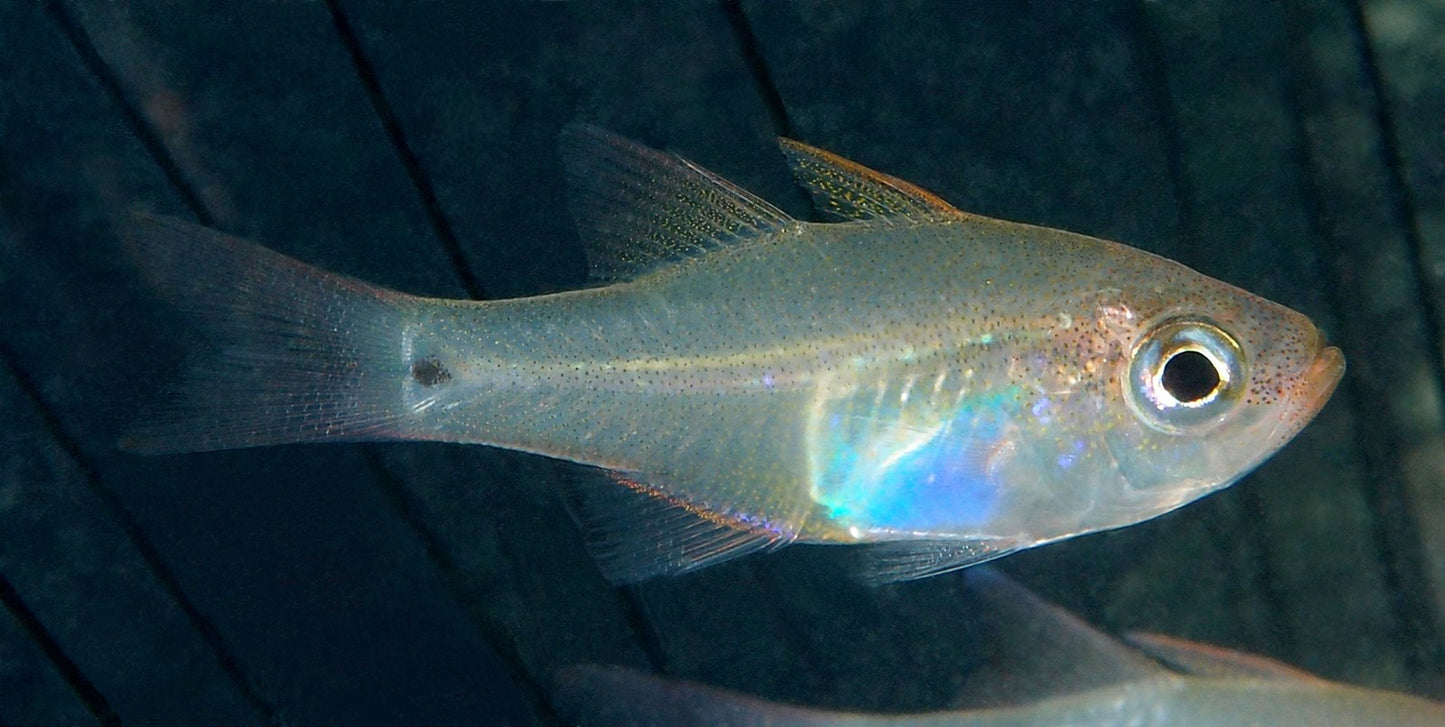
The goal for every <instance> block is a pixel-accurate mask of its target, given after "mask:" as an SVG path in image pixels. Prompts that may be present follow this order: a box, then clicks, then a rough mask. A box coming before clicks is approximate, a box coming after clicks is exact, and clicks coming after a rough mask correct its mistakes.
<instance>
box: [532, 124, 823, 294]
mask: <svg viewBox="0 0 1445 727" xmlns="http://www.w3.org/2000/svg"><path fill="white" fill-rule="evenodd" d="M559 146H560V149H561V155H562V163H563V166H564V168H565V171H566V175H567V186H568V190H569V192H570V196H571V202H572V215H573V217H574V218H575V219H576V221H577V230H578V233H579V234H580V236H581V238H582V244H583V245H584V246H585V247H586V248H587V262H588V268H589V272H590V274H591V276H592V277H593V278H597V279H600V280H608V281H620V280H629V279H632V278H635V277H638V276H640V275H643V274H645V273H648V272H651V271H653V270H656V269H658V268H660V267H663V266H665V265H666V264H667V263H669V262H676V261H680V260H685V259H688V258H691V257H695V256H698V255H701V254H704V253H706V252H708V251H709V250H713V249H716V248H719V247H722V246H725V245H728V244H734V243H739V242H745V241H748V240H753V239H757V238H759V237H761V236H764V235H767V234H771V233H776V232H781V231H783V230H786V229H788V228H790V227H796V226H799V225H801V224H802V223H800V222H798V221H796V220H794V219H793V218H791V217H789V216H788V215H787V214H786V213H784V212H783V211H782V210H780V209H778V208H777V207H774V206H773V205H771V204H768V203H767V202H766V201H764V200H763V199H761V198H759V197H758V196H757V195H754V194H752V193H751V192H748V191H746V190H744V189H742V188H740V187H738V186H737V185H735V184H733V183H731V182H729V181H727V180H725V179H723V178H722V177H719V176H718V175H716V174H714V173H712V172H710V171H708V170H706V169H703V168H702V167H700V166H698V165H696V164H694V163H692V162H690V161H688V160H686V159H684V158H682V157H680V156H677V155H676V154H667V153H664V152H660V151H657V150H655V149H649V148H647V147H645V146H642V145H641V144H638V143H636V142H632V141H628V140H627V139H624V138H622V137H620V136H618V135H616V134H613V133H611V132H609V131H606V130H604V129H601V128H598V127H596V126H590V125H587V124H572V125H570V126H568V127H567V128H565V129H563V130H562V136H561V140H560V143H559Z"/></svg>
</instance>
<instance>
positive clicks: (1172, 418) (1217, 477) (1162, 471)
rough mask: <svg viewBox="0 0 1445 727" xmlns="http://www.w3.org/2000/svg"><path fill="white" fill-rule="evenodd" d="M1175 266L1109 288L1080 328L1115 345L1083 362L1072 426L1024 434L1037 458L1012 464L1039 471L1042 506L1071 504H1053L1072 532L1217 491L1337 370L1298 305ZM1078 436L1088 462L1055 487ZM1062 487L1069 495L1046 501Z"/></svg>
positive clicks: (1324, 392) (1295, 421) (1304, 410)
mask: <svg viewBox="0 0 1445 727" xmlns="http://www.w3.org/2000/svg"><path fill="white" fill-rule="evenodd" d="M1170 265H1171V266H1177V264H1173V263H1170ZM1177 272H1178V274H1177V275H1170V276H1164V277H1163V278H1162V279H1160V278H1156V279H1155V282H1154V284H1152V285H1150V286H1147V287H1143V286H1141V287H1139V288H1136V289H1135V290H1132V291H1130V290H1114V291H1110V293H1111V294H1110V295H1109V296H1106V297H1107V298H1108V300H1109V302H1108V303H1106V304H1104V305H1101V306H1098V307H1097V308H1096V310H1097V312H1098V315H1097V316H1096V319H1095V321H1096V324H1095V326H1094V331H1093V332H1092V335H1093V336H1095V344H1096V345H1095V348H1096V349H1102V350H1108V351H1112V352H1114V354H1113V355H1111V356H1107V357H1104V358H1103V359H1095V363H1096V365H1095V369H1096V372H1097V376H1096V377H1095V378H1094V379H1093V380H1092V381H1091V382H1090V383H1091V385H1090V386H1089V388H1090V389H1091V393H1090V394H1089V395H1088V396H1086V397H1082V399H1081V400H1079V401H1077V403H1078V404H1080V406H1076V407H1074V408H1073V412H1074V414H1075V416H1074V417H1073V418H1072V421H1071V422H1069V423H1067V424H1064V425H1063V426H1060V427H1059V428H1058V430H1057V431H1056V432H1054V433H1052V434H1051V435H1047V436H1041V437H1038V438H1037V439H1036V440H1035V441H1036V444H1037V445H1038V449H1041V450H1045V454H1046V455H1047V456H1046V457H1043V458H1041V457H1039V456H1038V455H1039V454H1040V452H1039V451H1035V452H1034V453H1033V454H1034V455H1035V456H1033V457H1021V458H1019V460H1018V461H1017V462H1015V463H1014V464H1015V465H1017V466H1034V467H1040V466H1044V467H1049V468H1052V470H1053V472H1051V473H1050V475H1049V478H1050V479H1053V480H1054V481H1055V486H1054V487H1052V488H1050V489H1051V490H1052V491H1053V492H1052V495H1053V496H1054V497H1052V498H1051V501H1052V502H1055V503H1065V504H1067V506H1068V507H1072V508H1075V509H1074V513H1073V514H1072V515H1067V514H1064V513H1062V512H1060V513H1056V515H1058V517H1060V518H1063V519H1065V520H1067V519H1072V518H1075V517H1077V518H1078V520H1077V522H1076V523H1075V524H1074V526H1073V527H1072V528H1069V529H1071V530H1073V531H1074V533H1078V532H1089V531H1093V530H1101V529H1106V528H1111V527H1119V526H1121V525H1127V524H1132V523H1134V522H1139V521H1141V520H1144V519H1147V518H1150V517H1154V516H1156V515H1159V514H1161V513H1164V512H1167V511H1169V510H1172V509H1174V508H1177V507H1179V506H1181V505H1184V504H1186V503H1188V502H1191V501H1193V500H1195V499H1198V498H1200V497H1203V496H1204V495H1207V494H1209V493H1211V492H1214V491H1216V490H1218V489H1220V488H1223V487H1227V486H1229V485H1230V484H1232V483H1234V482H1235V481H1237V480H1238V479H1239V478H1240V477H1242V476H1244V475H1245V474H1247V473H1248V472H1250V471H1251V470H1253V469H1254V468H1255V467H1256V466H1258V465H1259V464H1260V463H1261V462H1263V461H1264V460H1266V459H1268V458H1269V457H1270V456H1271V455H1273V454H1274V453H1275V452H1276V451H1278V450H1279V449H1280V448H1281V447H1283V446H1284V445H1285V444H1286V443H1288V442H1289V441H1290V439H1292V438H1293V437H1294V436H1295V435H1296V434H1297V433H1299V431H1300V430H1301V429H1302V428H1304V426H1305V425H1306V424H1307V423H1309V421H1310V420H1311V419H1313V418H1314V416H1315V415H1316V414H1317V413H1318V412H1319V410H1320V409H1321V408H1322V407H1323V406H1324V404H1325V402H1326V401H1328V399H1329V397H1330V394H1331V393H1332V392H1333V391H1334V388H1335V385H1336V384H1337V383H1338V382H1339V380H1340V377H1341V376H1342V375H1343V373H1344V368H1345V362H1344V356H1343V354H1342V353H1341V352H1340V350H1339V349H1338V348H1335V347H1333V346H1329V345H1326V343H1325V338H1324V335H1323V334H1322V333H1321V332H1320V330H1319V329H1318V328H1317V327H1316V326H1315V325H1314V323H1313V322H1311V321H1310V319H1309V318H1307V317H1306V316H1304V315H1303V314H1301V313H1298V312H1296V311H1294V310H1291V309H1289V308H1287V307H1285V306H1282V305H1279V304H1276V303H1273V302H1270V301H1268V300H1265V299H1264V298H1261V297H1259V296H1256V295H1253V294H1251V293H1248V292H1246V291H1244V290H1240V289H1239V288H1235V287H1233V286H1231V285H1228V284H1225V283H1222V282H1220V281H1217V280H1214V279H1212V278H1208V277H1205V276H1203V275H1199V274H1197V273H1194V272H1193V271H1191V270H1188V269H1187V268H1183V266H1177ZM1101 361H1102V363H1101ZM1080 442H1086V443H1087V445H1088V448H1090V449H1091V450H1092V451H1094V452H1095V454H1096V455H1097V456H1095V457H1093V458H1092V460H1093V461H1092V470H1093V471H1092V472H1086V473H1078V472H1076V473H1075V477H1074V478H1073V482H1072V483H1071V484H1070V485H1066V484H1065V483H1064V479H1065V477H1066V475H1065V473H1063V472H1061V471H1060V470H1061V466H1062V465H1061V463H1062V462H1063V458H1062V457H1061V456H1059V455H1060V453H1062V452H1064V451H1065V450H1066V449H1067V448H1068V447H1069V446H1070V445H1071V444H1072V446H1073V447H1075V448H1078V447H1079V443H1080ZM1078 459H1084V458H1078ZM1084 469H1085V470H1088V469H1090V467H1089V466H1088V465H1085V467H1084ZM1080 475H1083V476H1082V477H1080ZM1081 482H1082V483H1085V486H1084V487H1082V488H1080V487H1079V486H1078V485H1079V484H1081ZM1070 486H1071V487H1072V488H1073V490H1072V492H1071V495H1072V496H1071V497H1063V498H1060V497H1058V494H1059V492H1060V491H1061V490H1063V489H1066V487H1070ZM1042 502H1043V501H1042V500H1038V501H1035V503H1034V505H1035V506H1036V507H1037V506H1039V505H1041V503H1042ZM1034 514H1035V515H1036V516H1037V515H1038V514H1039V513H1037V512H1036V513H1034ZM1036 522H1037V520H1036ZM1055 524H1056V525H1061V524H1062V523H1059V522H1056V523H1055ZM1061 537H1066V536H1061ZM1050 539H1056V538H1050Z"/></svg>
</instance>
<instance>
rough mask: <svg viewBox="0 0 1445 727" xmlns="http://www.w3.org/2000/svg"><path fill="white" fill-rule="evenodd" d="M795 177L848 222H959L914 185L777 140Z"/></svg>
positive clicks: (955, 213) (945, 206)
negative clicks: (877, 220)
mask: <svg viewBox="0 0 1445 727" xmlns="http://www.w3.org/2000/svg"><path fill="white" fill-rule="evenodd" d="M778 146H780V147H782V150H783V155H784V156H786V157H787V159H788V166H789V167H791V168H792V170H793V177H794V179H796V180H797V181H798V184H800V185H802V186H803V187H804V188H806V189H807V190H808V193H809V194H811V195H812V196H813V201H814V203H816V204H817V205H818V208H819V209H820V210H822V211H825V212H828V213H830V214H834V215H837V216H839V217H843V218H846V219H850V220H874V219H879V220H898V219H901V220H907V221H910V222H927V221H939V220H949V219H956V218H959V217H963V216H964V215H963V213H962V212H959V211H958V210H957V209H956V208H954V206H953V205H951V204H949V203H947V202H945V201H943V200H942V199H941V198H940V197H939V196H938V195H936V194H934V193H932V192H929V191H928V190H925V189H923V188H921V187H919V186H917V185H914V184H911V183H909V182H905V181H903V180H901V179H898V178H897V177H892V176H889V175H887V174H884V173H882V172H878V171H874V170H872V169H869V168H868V167H865V166H863V165H862V164H859V163H857V162H854V161H851V160H848V159H844V158H843V157H840V156H838V155H837V154H834V153H832V152H829V151H824V150H822V149H819V148H817V147H813V146H809V145H807V144H804V143H803V142H801V141H794V140H792V139H783V138H779V139H778Z"/></svg>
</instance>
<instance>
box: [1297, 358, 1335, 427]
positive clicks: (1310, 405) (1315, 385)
mask: <svg viewBox="0 0 1445 727" xmlns="http://www.w3.org/2000/svg"><path fill="white" fill-rule="evenodd" d="M1344 375H1345V354H1344V352H1343V351H1341V350H1340V349H1339V348H1337V347H1335V346H1323V347H1322V348H1320V349H1319V353H1317V354H1315V360H1314V361H1312V362H1311V363H1310V365H1309V368H1308V369H1306V370H1305V372H1304V377H1303V379H1304V387H1305V391H1308V392H1311V393H1310V395H1309V396H1308V397H1307V398H1306V399H1305V401H1304V402H1303V403H1302V404H1301V406H1300V409H1299V413H1300V415H1301V416H1303V417H1304V418H1306V419H1307V418H1309V417H1312V416H1314V414H1315V413H1316V412H1318V411H1319V410H1320V409H1322V408H1324V405H1325V402H1326V401H1329V398H1330V395H1331V394H1333V393H1334V392H1335V386H1336V385H1338V384H1339V383H1340V379H1341V378H1342V377H1343V376H1344Z"/></svg>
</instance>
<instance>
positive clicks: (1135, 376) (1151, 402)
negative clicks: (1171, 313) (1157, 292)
mask: <svg viewBox="0 0 1445 727" xmlns="http://www.w3.org/2000/svg"><path fill="white" fill-rule="evenodd" d="M1244 387H1245V360H1244V352H1243V351H1242V350H1241V349H1240V347H1239V343H1238V342H1236V341H1235V340H1234V338H1233V337H1232V336H1230V335H1229V334H1228V333H1225V332H1224V330H1223V329H1221V328H1220V327H1219V326H1217V325H1214V324H1213V323H1211V322H1209V321H1204V320H1196V319H1179V318H1175V319H1170V320H1167V321H1163V322H1161V323H1160V324H1158V325H1156V326H1155V327H1154V328H1152V329H1150V330H1149V331H1147V332H1146V333H1145V334H1144V335H1143V336H1141V337H1140V339H1139V342H1138V343H1136V344H1135V345H1134V351H1133V354H1132V355H1131V357H1130V361H1129V376H1128V378H1127V379H1126V380H1125V381H1124V395H1125V399H1126V400H1127V401H1128V402H1129V406H1130V408H1131V409H1132V410H1133V411H1134V414H1135V415H1136V416H1138V417H1139V418H1140V419H1142V420H1144V422H1145V423H1146V424H1148V425H1149V426H1150V427H1152V428H1154V429H1156V430H1159V431H1161V432H1166V433H1169V434H1200V433H1203V432H1206V431H1209V430H1210V429H1213V428H1214V426H1215V425H1217V424H1218V423H1219V422H1220V421H1222V417H1223V415H1224V414H1225V413H1227V412H1228V411H1229V410H1231V409H1233V408H1234V406H1235V404H1237V403H1238V402H1239V400H1240V395H1241V394H1242V393H1243V391H1244Z"/></svg>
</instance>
